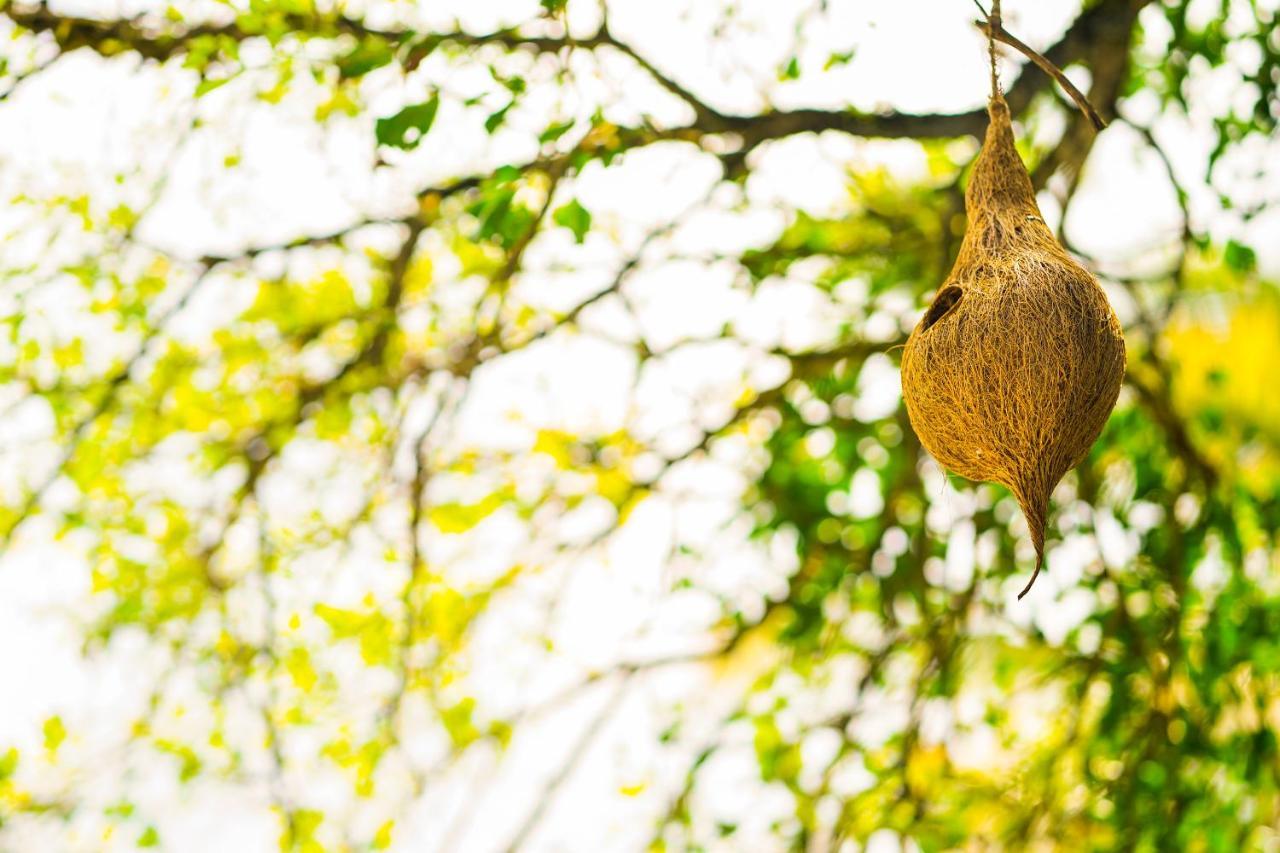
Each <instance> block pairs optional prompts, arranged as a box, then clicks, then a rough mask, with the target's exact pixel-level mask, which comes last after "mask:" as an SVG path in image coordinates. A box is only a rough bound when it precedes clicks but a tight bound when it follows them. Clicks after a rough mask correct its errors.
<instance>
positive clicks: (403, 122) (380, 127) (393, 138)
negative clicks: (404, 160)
mask: <svg viewBox="0 0 1280 853" xmlns="http://www.w3.org/2000/svg"><path fill="white" fill-rule="evenodd" d="M439 109H440V96H439V94H433V95H432V96H431V97H430V98H429V99H428V100H426V101H423V102H422V103H420V104H413V105H411V106H407V107H405V108H404V109H402V110H400V112H398V113H396V114H395V115H393V116H390V117H388V118H380V119H378V123H377V126H376V127H375V129H374V135H375V136H376V137H377V140H378V144H379V145H389V146H391V147H392V148H403V149H405V150H409V149H413V148H416V147H418V143H420V142H422V140H423V138H424V137H425V136H426V135H427V132H428V131H430V130H431V125H432V124H433V123H434V122H435V120H436V113H437V112H438V111H439Z"/></svg>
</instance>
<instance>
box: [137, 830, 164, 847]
mask: <svg viewBox="0 0 1280 853" xmlns="http://www.w3.org/2000/svg"><path fill="white" fill-rule="evenodd" d="M138 846H139V847H159V846H160V833H158V832H156V828H155V827H154V826H148V827H147V828H146V829H144V830H143V831H142V834H141V835H139V836H138Z"/></svg>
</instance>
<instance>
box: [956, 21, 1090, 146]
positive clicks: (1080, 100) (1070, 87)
mask: <svg viewBox="0 0 1280 853" xmlns="http://www.w3.org/2000/svg"><path fill="white" fill-rule="evenodd" d="M979 8H981V7H979ZM991 21H992V22H993V23H994V24H995V26H991V25H989V24H988V23H987V21H974V22H973V24H974V26H976V27H977V28H978V29H979V30H981V31H982V32H983V33H985V34H986V36H987V38H989V39H990V38H994V39H995V40H996V41H999V42H1003V43H1004V44H1007V45H1009V47H1011V48H1013V49H1014V50H1016V51H1018V52H1019V53H1021V54H1022V55H1023V56H1025V57H1026V58H1027V59H1030V60H1031V61H1032V62H1034V63H1035V64H1036V66H1037V67H1039V69H1040V70H1041V71H1043V72H1044V73H1045V74H1048V75H1049V76H1050V77H1052V78H1053V79H1054V80H1056V81H1057V82H1058V85H1059V86H1061V87H1062V88H1063V89H1064V90H1065V91H1066V93H1067V94H1068V95H1070V96H1071V100H1073V101H1075V103H1076V106H1077V107H1079V108H1080V112H1082V113H1084V114H1085V116H1086V117H1087V118H1088V119H1089V123H1090V124H1092V125H1093V128H1094V130H1102V129H1103V128H1105V127H1106V126H1107V123H1106V122H1105V121H1104V120H1103V118H1102V116H1100V115H1098V111H1097V110H1095V109H1094V108H1093V104H1091V103H1089V99H1088V98H1086V97H1085V96H1084V93H1083V92H1081V91H1080V90H1079V89H1077V88H1076V86H1075V84H1074V83H1072V82H1071V80H1070V79H1068V77H1067V75H1066V74H1063V73H1062V69H1060V68H1059V67H1058V66H1056V65H1054V64H1053V63H1052V62H1050V61H1049V60H1048V59H1046V58H1045V57H1044V56H1043V55H1041V54H1039V53H1037V52H1036V51H1035V50H1033V49H1032V48H1031V47H1030V46H1028V45H1027V44H1026V43H1025V42H1023V41H1022V40H1020V39H1018V38H1017V37H1015V36H1014V35H1013V34H1012V33H1010V32H1009V31H1008V30H1006V29H1005V28H1004V27H1003V26H1002V25H1001V24H1000V21H999V19H998V18H997V17H996V13H995V11H994V10H993V12H992V15H991Z"/></svg>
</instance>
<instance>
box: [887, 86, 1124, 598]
mask: <svg viewBox="0 0 1280 853" xmlns="http://www.w3.org/2000/svg"><path fill="white" fill-rule="evenodd" d="M988 112H989V115H990V124H989V125H988V127H987V135H986V139H985V140H984V141H983V144H982V150H981V152H980V153H979V154H978V159H977V162H976V163H975V165H974V167H973V172H972V175H971V177H970V180H969V186H968V188H967V190H966V193H965V211H966V214H967V218H968V223H967V226H966V230H965V235H964V240H963V242H962V243H961V246H960V252H959V255H958V256H957V257H956V262H955V266H954V267H953V268H952V270H951V274H950V275H949V276H948V277H947V279H946V281H945V282H943V284H942V286H941V287H940V288H938V292H937V294H936V295H935V296H934V299H933V302H932V304H931V305H930V307H929V310H928V311H926V312H925V315H924V317H923V318H922V319H921V320H920V322H919V324H918V325H917V326H916V328H915V330H914V331H913V332H912V333H911V336H910V338H908V340H907V344H906V347H905V349H904V350H903V354H902V391H903V398H904V400H905V402H906V406H907V414H908V416H909V417H910V419H911V425H912V427H913V428H914V429H915V431H916V434H917V435H918V436H919V437H920V442H921V444H923V445H924V447H925V449H927V450H928V451H929V452H930V453H931V454H933V456H934V458H936V459H937V460H938V462H939V463H941V464H942V466H943V467H945V468H947V469H948V470H951V471H954V472H955V473H957V474H960V475H961V476H964V477H967V478H969V479H971V480H985V481H990V482H995V483H1000V484H1002V485H1004V486H1006V487H1007V488H1008V489H1009V490H1010V491H1011V492H1012V493H1013V495H1014V496H1015V497H1016V498H1017V500H1018V503H1019V504H1020V505H1021V506H1022V511H1023V513H1024V515H1025V516H1026V520H1027V526H1028V528H1029V529H1030V531H1031V541H1032V543H1033V544H1034V545H1035V549H1036V567H1035V572H1034V573H1033V574H1032V576H1031V580H1030V582H1029V583H1028V584H1027V586H1026V589H1024V590H1022V592H1021V593H1020V594H1019V595H1018V597H1019V598H1021V597H1022V596H1023V595H1026V593H1027V591H1028V590H1030V589H1031V586H1032V584H1034V583H1035V580H1036V577H1037V576H1038V575H1039V573H1040V567H1041V565H1042V564H1043V561H1044V534H1045V524H1046V519H1047V512H1048V507H1049V495H1050V494H1051V493H1052V492H1053V488H1054V486H1056V485H1057V483H1058V481H1059V480H1061V479H1062V476H1063V475H1064V474H1065V473H1066V472H1067V471H1069V470H1070V469H1071V468H1073V467H1075V466H1076V465H1078V464H1079V463H1080V462H1081V461H1082V460H1083V459H1084V457H1085V456H1086V455H1087V454H1088V452H1089V448H1090V447H1091V446H1092V445H1093V442H1094V441H1095V440H1096V439H1097V438H1098V435H1099V433H1101V432H1102V427H1103V424H1104V423H1106V420H1107V417H1108V415H1109V414H1110V413H1111V409H1112V407H1113V406H1115V402H1116V397H1117V395H1118V394H1119V392H1120V383H1121V380H1122V379H1123V378H1124V369H1125V350H1124V338H1123V336H1122V334H1121V331H1120V324H1119V322H1118V321H1117V319H1116V315H1115V312H1114V311H1112V309H1111V305H1110V304H1109V303H1108V302H1107V297H1106V294H1105V293H1103V290H1102V288H1101V287H1100V286H1099V285H1098V283H1097V281H1096V280H1095V279H1094V278H1093V276H1092V275H1090V274H1089V272H1088V271H1086V270H1085V269H1084V268H1083V267H1082V266H1080V265H1079V264H1078V263H1076V262H1075V261H1074V260H1072V258H1071V257H1070V256H1069V255H1068V254H1067V253H1066V251H1065V250H1063V248H1062V247H1061V246H1060V245H1059V244H1058V242H1057V240H1055V239H1054V236H1053V233H1052V232H1051V231H1050V230H1049V228H1048V226H1046V225H1045V223H1044V221H1043V219H1042V218H1041V216H1040V209H1039V207H1038V206H1037V204H1036V199H1035V193H1034V191H1033V189H1032V186H1031V178H1030V177H1029V176H1028V174H1027V170H1026V167H1025V166H1023V164H1022V160H1021V158H1020V157H1019V156H1018V152H1017V149H1016V148H1015V147H1014V141H1013V128H1012V125H1011V123H1010V116H1009V107H1008V105H1007V104H1006V103H1005V100H1004V98H1003V96H1002V95H1001V94H1000V92H999V90H998V89H997V90H996V91H995V92H994V94H993V96H992V99H991V103H990V107H989V110H988Z"/></svg>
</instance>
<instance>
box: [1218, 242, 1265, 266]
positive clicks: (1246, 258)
mask: <svg viewBox="0 0 1280 853" xmlns="http://www.w3.org/2000/svg"><path fill="white" fill-rule="evenodd" d="M1222 259H1223V260H1224V261H1226V263H1227V266H1229V267H1231V269H1233V270H1235V271H1236V272H1251V271H1252V270H1253V269H1254V268H1255V267H1257V265H1258V253H1257V252H1255V251H1254V250H1253V249H1251V248H1250V247H1248V246H1246V245H1245V244H1244V243H1237V242H1236V241H1235V240H1228V241H1227V247H1226V249H1225V250H1224V251H1223V255H1222Z"/></svg>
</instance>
